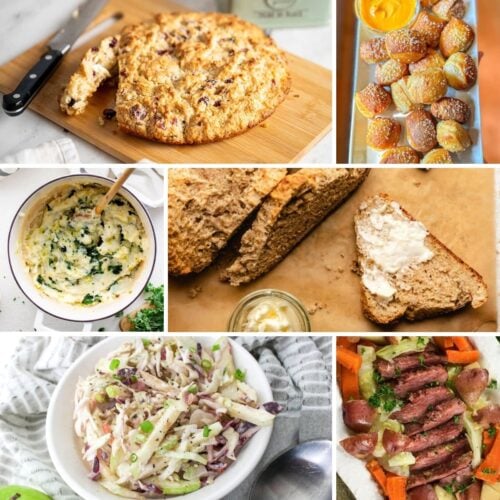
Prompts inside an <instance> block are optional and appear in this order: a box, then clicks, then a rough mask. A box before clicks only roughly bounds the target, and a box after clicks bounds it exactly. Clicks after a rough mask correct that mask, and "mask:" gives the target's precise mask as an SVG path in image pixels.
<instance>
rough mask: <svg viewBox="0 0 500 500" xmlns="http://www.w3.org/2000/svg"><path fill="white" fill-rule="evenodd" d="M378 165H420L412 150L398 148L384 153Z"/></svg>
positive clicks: (403, 147)
mask: <svg viewBox="0 0 500 500" xmlns="http://www.w3.org/2000/svg"><path fill="white" fill-rule="evenodd" d="M379 163H387V164H388V163H420V157H419V156H418V153H417V152H416V151H415V150H414V149H412V148H410V147H408V146H398V147H397V148H391V149H387V150H386V151H384V152H383V153H382V156H381V158H380V161H379Z"/></svg>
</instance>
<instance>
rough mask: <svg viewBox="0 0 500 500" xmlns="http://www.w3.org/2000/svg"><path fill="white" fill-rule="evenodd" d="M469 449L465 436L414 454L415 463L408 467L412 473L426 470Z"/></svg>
mask: <svg viewBox="0 0 500 500" xmlns="http://www.w3.org/2000/svg"><path fill="white" fill-rule="evenodd" d="M468 449H469V442H468V441H467V438H466V437H465V436H463V437H460V438H458V439H457V440H455V441H452V442H451V443H446V444H440V445H439V446H435V447H433V448H429V449H427V450H424V451H421V452H420V453H416V454H415V463H414V464H413V465H411V466H410V470H411V471H412V472H417V471H419V470H422V469H428V468H429V467H432V466H433V465H437V464H440V463H444V462H447V461H448V459H449V458H450V457H451V456H452V455H454V454H456V453H458V452H463V451H466V450H468Z"/></svg>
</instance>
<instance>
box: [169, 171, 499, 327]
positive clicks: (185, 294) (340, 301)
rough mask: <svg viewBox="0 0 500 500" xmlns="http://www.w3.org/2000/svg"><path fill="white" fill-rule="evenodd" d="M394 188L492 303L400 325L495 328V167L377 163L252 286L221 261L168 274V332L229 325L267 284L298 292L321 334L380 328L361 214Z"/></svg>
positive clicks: (406, 205) (398, 325)
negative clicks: (358, 239)
mask: <svg viewBox="0 0 500 500" xmlns="http://www.w3.org/2000/svg"><path fill="white" fill-rule="evenodd" d="M384 192H385V193H387V194H388V195H389V196H391V197H392V198H393V199H395V200H397V201H398V202H399V203H400V204H401V205H402V206H403V207H404V208H406V209H407V210H408V211H409V212H410V213H411V214H412V215H413V216H414V217H415V218H416V219H418V220H420V221H421V222H423V223H424V224H425V225H426V227H427V229H428V230H429V231H431V232H432V233H433V234H434V235H435V236H436V237H437V238H439V239H440V240H441V241H442V242H443V243H444V244H445V245H447V246H448V248H450V249H451V250H452V251H453V252H455V253H456V254H457V255H458V256H459V257H460V258H462V259H463V260H464V261H465V262H467V263H468V264H469V265H470V266H472V267H473V268H474V269H476V271H478V272H479V274H481V276H482V277H483V278H484V280H485V282H486V285H487V287H488V295H489V298H488V301H487V302H486V304H484V305H483V306H482V307H480V308H479V309H472V308H470V307H467V308H465V309H463V310H461V311H458V312H456V313H455V314H448V315H445V316H441V317H438V318H434V319H427V320H424V321H417V322H413V323H411V322H408V321H402V322H400V323H399V324H397V325H395V326H394V330H396V331H401V332H403V331H405V332H411V331H413V332H415V331H426V332H476V331H496V329H497V307H496V298H497V296H496V291H495V284H496V252H495V240H496V238H495V192H494V170H493V169H478V168H459V169H455V168H453V169H449V168H443V169H441V168H433V169H432V170H430V171H429V172H425V171H422V170H420V169H416V168H387V169H386V168H372V169H371V172H370V174H369V175H368V178H367V179H366V180H365V182H364V183H363V184H362V185H361V186H360V187H359V189H358V190H357V191H356V192H355V193H353V195H352V196H351V197H350V198H349V199H347V200H346V201H345V203H344V204H343V205H341V206H340V207H339V208H338V209H337V210H335V211H334V212H333V213H332V214H331V215H330V216H329V217H327V218H326V219H325V220H324V221H323V222H322V223H321V224H320V225H319V226H318V227H317V228H316V229H314V230H313V231H312V232H311V233H310V234H309V235H308V236H307V238H305V239H304V240H303V241H302V242H301V243H300V244H299V245H297V247H296V248H295V249H294V250H293V251H292V252H290V254H288V256H287V257H286V258H285V259H284V260H283V261H282V262H281V263H279V264H278V265H277V266H276V267H275V268H273V269H272V270H271V271H270V272H268V273H267V274H265V275H264V276H262V277H260V278H259V279H257V280H255V281H254V282H252V283H249V284H248V285H244V286H240V287H231V286H230V285H228V284H227V283H222V282H221V281H220V280H219V274H220V271H221V269H222V268H223V264H224V262H223V261H222V260H221V259H219V260H218V261H216V262H215V263H214V264H213V265H211V266H209V267H208V268H207V269H206V270H205V271H203V272H202V273H199V274H196V275H192V276H187V277H184V278H173V277H169V280H168V289H169V293H168V331H170V332H195V331H196V332H199V331H205V332H208V331H225V330H226V328H227V323H228V320H229V317H230V315H231V313H232V311H233V310H234V308H235V307H236V304H237V303H238V302H239V300H240V299H242V298H243V297H244V296H245V295H247V294H249V293H252V292H254V291H256V290H261V289H264V288H276V289H278V290H284V291H286V292H288V293H291V294H292V295H294V296H295V297H297V298H298V299H299V300H300V301H301V302H302V303H303V304H304V305H305V307H306V309H308V310H309V312H310V314H311V326H312V330H313V331H314V332H369V331H373V332H381V331H384V330H383V329H381V328H379V327H377V326H376V325H375V324H373V323H371V322H370V321H369V320H368V319H366V318H365V317H364V315H363V313H362V310H361V300H360V299H361V297H360V280H359V276H358V275H357V274H355V273H353V272H352V270H353V262H354V261H355V260H356V246H355V234H354V224H353V220H354V215H355V214H356V211H357V210H358V207H359V206H360V204H361V203H362V202H363V200H365V199H366V198H368V197H369V196H373V195H375V194H377V193H384Z"/></svg>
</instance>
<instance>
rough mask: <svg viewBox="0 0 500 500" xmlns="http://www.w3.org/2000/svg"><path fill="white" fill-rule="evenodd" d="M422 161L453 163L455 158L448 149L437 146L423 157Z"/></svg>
mask: <svg viewBox="0 0 500 500" xmlns="http://www.w3.org/2000/svg"><path fill="white" fill-rule="evenodd" d="M422 163H453V158H452V157H451V155H450V153H449V152H448V151H446V149H442V148H436V149H432V150H431V151H429V152H428V153H427V154H426V155H425V156H424V157H423V158H422Z"/></svg>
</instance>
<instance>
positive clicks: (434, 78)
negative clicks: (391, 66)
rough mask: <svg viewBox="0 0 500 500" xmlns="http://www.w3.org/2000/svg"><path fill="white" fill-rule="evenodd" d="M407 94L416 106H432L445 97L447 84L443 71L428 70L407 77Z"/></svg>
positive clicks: (437, 69)
mask: <svg viewBox="0 0 500 500" xmlns="http://www.w3.org/2000/svg"><path fill="white" fill-rule="evenodd" d="M407 85H408V94H409V96H410V99H411V100H412V101H413V102H414V103H417V104H432V103H433V102H436V101H437V100H438V99H441V97H444V96H445V95H446V92H447V90H448V82H447V80H446V77H445V75H444V72H443V70H441V69H439V68H429V69H426V70H425V71H420V72H418V73H413V75H410V76H409V77H408V83H407Z"/></svg>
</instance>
